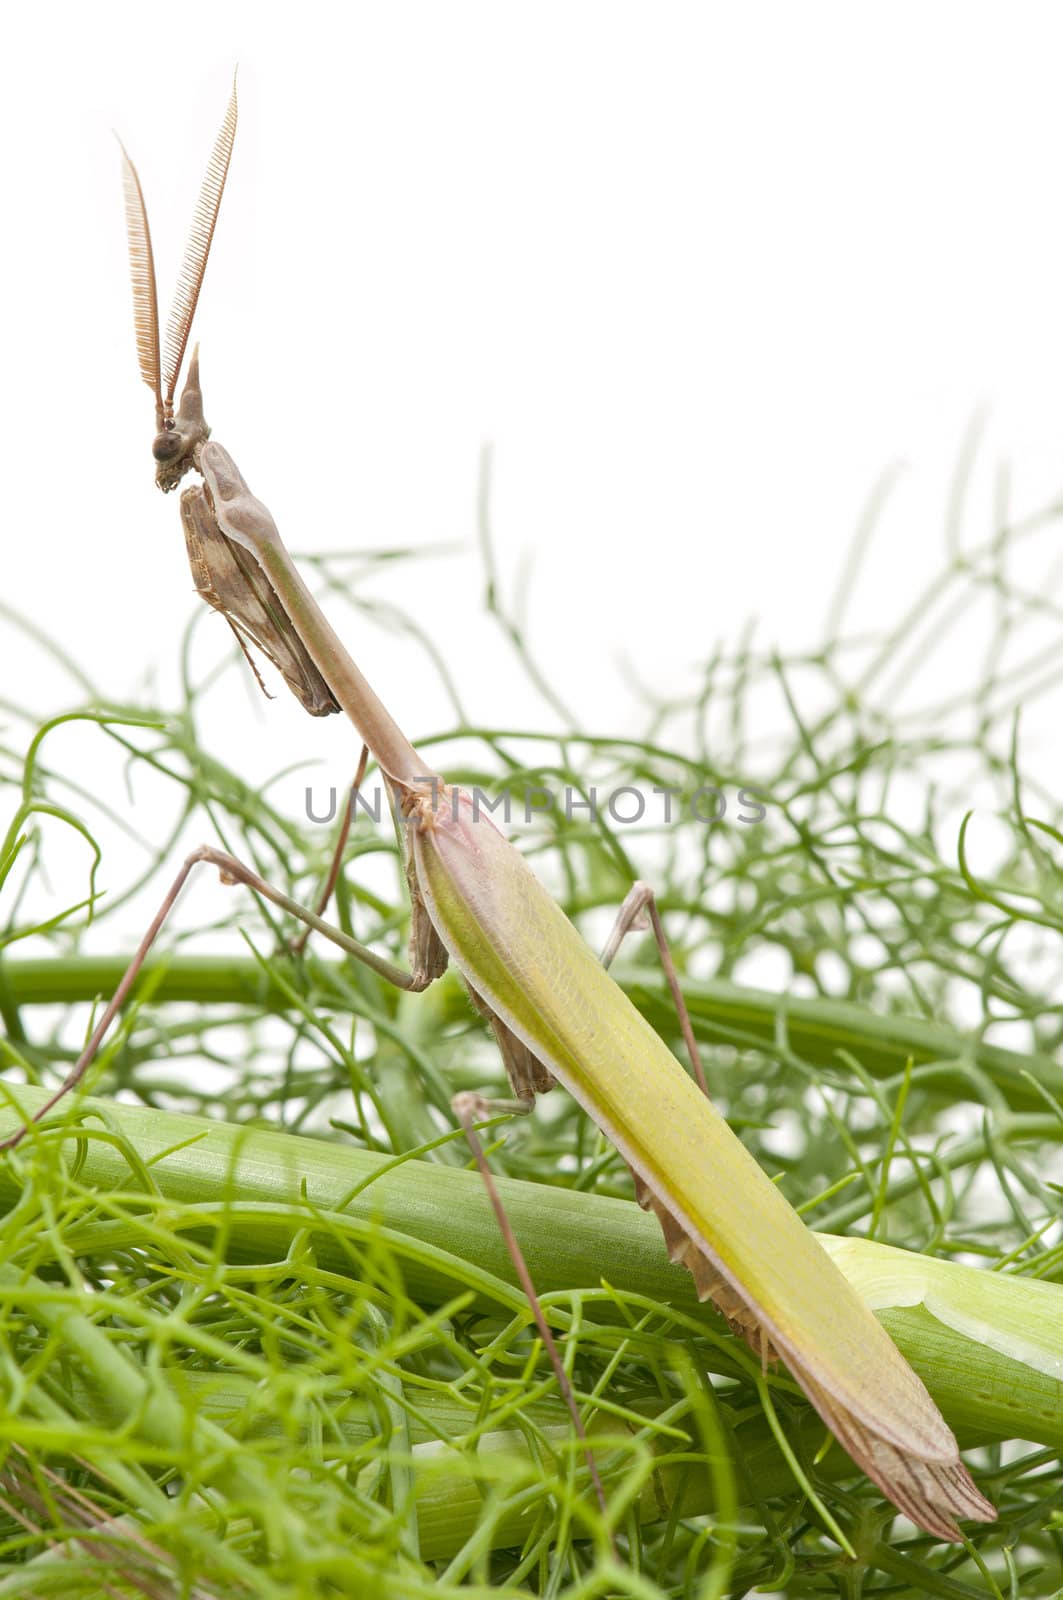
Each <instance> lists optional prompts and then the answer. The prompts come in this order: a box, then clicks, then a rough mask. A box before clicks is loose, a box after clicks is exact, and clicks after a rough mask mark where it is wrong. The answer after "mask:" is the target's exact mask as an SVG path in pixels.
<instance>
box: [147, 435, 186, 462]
mask: <svg viewBox="0 0 1063 1600" xmlns="http://www.w3.org/2000/svg"><path fill="white" fill-rule="evenodd" d="M184 447H185V442H184V439H183V438H182V437H181V435H180V434H179V433H178V432H177V429H176V428H164V429H163V431H162V433H157V434H156V435H155V439H154V442H153V443H152V446H151V453H152V455H153V456H154V457H155V459H156V461H158V462H160V463H161V462H163V461H174V460H176V458H177V457H178V456H179V455H180V454H181V452H182V451H183V449H184Z"/></svg>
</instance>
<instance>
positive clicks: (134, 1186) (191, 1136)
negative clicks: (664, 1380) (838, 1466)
mask: <svg viewBox="0 0 1063 1600" xmlns="http://www.w3.org/2000/svg"><path fill="white" fill-rule="evenodd" d="M17 1097H18V1102H19V1105H18V1108H17V1109H16V1108H15V1107H14V1106H8V1107H5V1108H4V1109H3V1110H2V1112H0V1136H2V1135H3V1133H4V1132H5V1131H7V1130H9V1129H11V1128H13V1127H15V1126H16V1125H17V1123H18V1122H19V1121H20V1120H22V1118H23V1117H24V1116H25V1115H26V1114H32V1112H33V1110H34V1109H35V1108H36V1106H38V1105H39V1104H40V1103H41V1102H42V1100H43V1099H44V1098H45V1093H44V1091H43V1090H38V1089H34V1088H29V1087H23V1088H20V1089H19V1090H18V1091H17ZM77 1113H78V1124H79V1125H80V1126H81V1127H82V1128H83V1129H84V1136H83V1138H82V1139H81V1140H80V1141H79V1144H80V1152H81V1153H80V1156H79V1160H80V1162H81V1164H80V1165H79V1168H78V1180H79V1182H80V1183H81V1184H83V1185H85V1186H86V1187H87V1188H89V1189H91V1190H96V1191H98V1192H100V1193H103V1194H108V1195H116V1194H120V1195H121V1196H122V1200H123V1205H124V1207H125V1209H126V1210H127V1211H128V1210H129V1209H131V1208H133V1207H135V1206H136V1205H138V1204H141V1203H142V1204H143V1205H144V1206H145V1208H151V1207H153V1206H154V1207H159V1206H162V1207H163V1208H164V1209H165V1220H166V1224H167V1226H168V1227H170V1228H174V1229H179V1230H181V1231H184V1232H187V1233H188V1234H189V1235H191V1234H194V1233H195V1232H197V1231H199V1232H200V1233H202V1232H203V1231H204V1230H207V1231H209V1230H210V1229H211V1228H212V1227H223V1228H224V1229H225V1232H226V1237H227V1240H228V1248H229V1250H230V1252H231V1254H232V1255H233V1256H234V1258H236V1259H241V1260H277V1259H280V1258H283V1256H284V1255H285V1254H286V1252H287V1251H288V1249H289V1247H290V1246H291V1243H292V1240H293V1238H294V1237H295V1235H296V1234H297V1233H300V1232H305V1231H307V1230H308V1229H309V1231H310V1232H311V1233H312V1234H313V1237H314V1248H315V1253H316V1259H317V1260H318V1262H319V1264H320V1265H321V1267H322V1268H324V1269H327V1270H329V1271H332V1272H335V1273H337V1274H344V1275H348V1274H350V1272H351V1271H352V1260H351V1251H352V1249H353V1250H354V1251H355V1252H357V1250H358V1247H359V1246H360V1245H361V1244H363V1243H364V1242H366V1241H369V1240H371V1239H372V1238H373V1237H374V1236H377V1237H381V1238H383V1239H385V1240H386V1241H387V1242H388V1244H389V1245H390V1246H391V1248H392V1249H393V1250H394V1252H395V1253H396V1255H397V1256H398V1257H399V1259H400V1260H401V1262H402V1267H403V1273H404V1277H405V1282H406V1287H407V1290H408V1292H409V1293H410V1294H411V1296H412V1297H413V1298H414V1299H416V1300H418V1301H419V1302H421V1303H428V1304H435V1305H438V1304H443V1303H445V1302H446V1301H448V1300H451V1299H452V1298H453V1296H454V1294H455V1291H456V1289H462V1288H463V1289H465V1290H467V1291H470V1292H471V1294H472V1296H473V1298H474V1301H475V1303H477V1304H478V1305H481V1306H483V1307H485V1308H487V1307H489V1308H491V1309H493V1310H495V1311H498V1310H499V1309H500V1308H501V1309H504V1310H505V1311H506V1312H508V1313H510V1314H512V1313H513V1312H514V1311H519V1310H521V1309H522V1308H523V1305H524V1302H523V1299H522V1297H521V1295H520V1293H519V1291H518V1290H517V1289H516V1288H515V1287H513V1286H514V1284H515V1277H514V1272H513V1267H512V1263H511V1262H510V1260H509V1256H508V1253H507V1251H506V1248H505V1245H504V1243H503V1241H502V1239H501V1237H500V1235H499V1232H498V1228H497V1225H496V1223H495V1220H494V1216H493V1214H492V1212H491V1209H490V1205H489V1202H488V1200H487V1198H486V1196H485V1194H484V1192H483V1189H482V1186H481V1184H480V1181H479V1178H478V1176H477V1175H476V1174H475V1173H474V1172H469V1171H465V1170H462V1169H456V1168H453V1167H446V1166H443V1165H440V1164H436V1163H433V1162H429V1161H421V1160H406V1161H403V1162H401V1163H399V1164H397V1165H396V1164H395V1162H394V1161H393V1160H390V1159H388V1158H385V1157H382V1156H379V1155H376V1154H373V1153H371V1152H367V1151H364V1150H359V1149H356V1148H353V1147H348V1146H344V1145H341V1144H336V1143H330V1142H325V1141H319V1140H315V1139H308V1138H304V1137H299V1136H296V1135H292V1134H287V1133H283V1132H280V1131H274V1130H270V1129H259V1128H240V1127H233V1126H230V1125H229V1124H227V1123H224V1122H215V1121H210V1120H206V1119H203V1118H199V1117H192V1116H187V1115H179V1114H176V1113H170V1112H162V1111H155V1110H151V1109H148V1108H145V1107H139V1106H126V1105H119V1104H117V1103H115V1102H111V1101H106V1100H102V1099H88V1098H86V1099H84V1100H81V1101H79V1102H78V1105H77ZM94 1128H95V1129H97V1130H98V1132H99V1134H103V1132H104V1130H110V1132H108V1133H107V1134H106V1136H105V1137H100V1136H96V1137H93V1136H92V1130H93V1129H94ZM115 1136H117V1142H116V1138H115ZM48 1137H50V1138H55V1137H56V1134H55V1132H54V1131H52V1132H50V1133H49V1135H48ZM121 1140H126V1141H128V1144H129V1145H130V1146H131V1147H132V1149H134V1150H135V1151H136V1153H137V1157H138V1158H139V1160H140V1161H142V1162H143V1163H144V1164H145V1165H146V1166H147V1167H148V1168H149V1169H150V1172H151V1177H152V1180H153V1182H154V1183H155V1184H156V1185H157V1189H158V1194H157V1196H155V1197H153V1196H151V1195H148V1194H144V1193H143V1191H142V1185H141V1183H140V1180H139V1179H138V1178H137V1177H136V1175H135V1173H134V1171H133V1169H132V1167H131V1165H130V1163H129V1161H128V1160H127V1159H126V1158H125V1157H124V1156H123V1154H122V1150H121ZM68 1149H69V1156H70V1159H73V1157H74V1155H75V1146H74V1144H73V1143H72V1142H71V1143H69V1144H68ZM498 1184H499V1189H500V1192H501V1194H502V1197H503V1199H504V1202H505V1205H506V1209H507V1212H508V1214H509V1216H510V1219H511V1221H512V1224H513V1227H514V1231H515V1233H516V1235H517V1238H518V1240H519V1241H520V1244H521V1248H522V1250H523V1251H524V1253H525V1256H526V1258H527V1261H528V1265H529V1268H530V1270H531V1272H532V1275H533V1277H534V1279H535V1281H536V1283H537V1286H538V1288H539V1291H540V1294H542V1295H554V1296H557V1295H559V1294H563V1293H564V1292H565V1291H569V1290H577V1289H581V1290H596V1289H598V1288H599V1286H600V1285H601V1283H602V1280H603V1277H605V1278H607V1279H608V1282H609V1284H610V1285H611V1286H612V1288H613V1289H614V1290H616V1291H617V1292H618V1293H620V1294H623V1295H626V1296H640V1297H644V1298H645V1299H646V1300H647V1301H649V1302H664V1303H665V1304H667V1305H670V1306H672V1307H674V1308H675V1309H676V1310H677V1311H678V1312H680V1313H684V1314H686V1315H687V1316H694V1317H697V1318H698V1319H700V1320H701V1321H702V1322H703V1324H704V1325H705V1326H706V1327H707V1328H709V1327H711V1328H713V1329H718V1328H719V1326H720V1323H719V1319H718V1317H717V1316H716V1314H715V1313H714V1312H713V1311H712V1310H711V1309H709V1308H707V1307H705V1306H701V1305H699V1303H698V1301H697V1299H696V1296H695V1292H694V1287H693V1284H692V1283H691V1282H690V1281H689V1279H688V1277H687V1275H686V1274H685V1273H684V1272H682V1271H681V1270H680V1269H678V1268H676V1267H674V1266H673V1265H672V1264H671V1263H670V1262H669V1261H668V1259H667V1257H666V1256H665V1253H664V1251H663V1250H662V1249H661V1245H660V1239H659V1236H658V1232H657V1225H656V1221H655V1219H654V1218H653V1217H652V1216H650V1215H647V1214H646V1213H644V1212H642V1211H641V1210H640V1209H639V1208H638V1206H636V1205H635V1204H634V1203H633V1202H630V1201H625V1200H617V1199H610V1198H608V1197H604V1196H598V1195H592V1194H585V1193H582V1192H579V1191H575V1190H567V1189H560V1188H551V1187H548V1186H545V1185H540V1184H531V1183H526V1182H523V1181H520V1180H517V1179H499V1180H498ZM355 1191H357V1192H355ZM20 1192H21V1185H20V1180H19V1176H18V1165H17V1164H16V1163H14V1162H11V1161H8V1162H5V1163H4V1164H2V1165H0V1200H2V1201H6V1202H8V1203H14V1202H15V1201H16V1200H17V1199H18V1197H19V1194H20ZM352 1195H353V1198H349V1197H351V1196H352ZM180 1206H187V1207H188V1208H189V1209H188V1210H187V1211H180V1210H177V1209H174V1208H176V1207H180ZM212 1208H214V1210H213V1214H212ZM340 1208H342V1210H341V1209H340ZM128 1227H129V1224H127V1223H123V1222H122V1221H121V1220H116V1221H114V1222H113V1223H109V1222H106V1221H100V1222H91V1223H87V1224H85V1225H83V1226H81V1227H78V1226H75V1227H74V1228H73V1229H72V1230H71V1232H70V1234H69V1237H68V1244H69V1248H70V1249H71V1250H72V1251H73V1252H74V1253H75V1254H78V1253H80V1252H82V1251H85V1252H86V1253H91V1251H92V1250H93V1249H94V1248H101V1247H103V1245H104V1244H105V1243H106V1245H107V1246H108V1247H110V1248H116V1247H119V1246H120V1245H121V1244H122V1242H123V1233H122V1230H123V1228H126V1229H128ZM819 1237H820V1238H821V1239H822V1240H823V1242H824V1243H825V1244H826V1245H827V1247H828V1248H829V1249H830V1250H831V1252H832V1254H833V1255H834V1256H835V1259H836V1260H837V1263H838V1265H839V1266H840V1267H841V1268H842V1270H843V1272H845V1273H846V1275H847V1276H848V1277H849V1278H850V1280H851V1281H852V1282H853V1283H854V1285H855V1286H856V1287H857V1289H858V1290H859V1291H860V1292H861V1293H862V1294H863V1295H864V1296H865V1298H867V1299H868V1301H869V1303H870V1304H871V1306H872V1308H873V1309H874V1310H875V1312H876V1314H877V1315H878V1317H879V1319H880V1320H881V1321H882V1322H883V1323H884V1324H885V1326H886V1328H887V1329H888V1331H889V1333H890V1334H891V1335H892V1337H893V1338H894V1340H895V1341H896V1343H897V1344H898V1346H899V1347H900V1349H901V1352H902V1354H903V1355H904V1356H905V1357H906V1358H907V1359H908V1360H909V1361H910V1362H911V1364H912V1365H913V1366H914V1367H915V1369H916V1371H917V1372H918V1373H919V1375H920V1377H921V1378H922V1379H923V1381H924V1382H925V1383H926V1385H927V1387H928V1389H929V1390H930V1392H931V1394H932V1395H933V1396H934V1399H935V1400H936V1401H937V1403H938V1404H939V1406H940V1407H941V1409H942V1411H943V1412H944V1414H945V1416H946V1418H947V1419H948V1421H949V1422H950V1423H951V1424H952V1425H953V1426H954V1427H956V1428H959V1429H963V1430H973V1431H975V1432H976V1433H977V1434H979V1435H981V1436H993V1437H998V1438H1021V1439H1028V1440H1031V1441H1036V1442H1039V1443H1042V1444H1046V1445H1063V1286H1060V1285H1056V1284H1052V1283H1046V1282H1043V1281H1041V1280H1032V1279H1028V1278H1023V1277H1021V1276H1018V1275H1016V1274H1014V1273H1009V1274H1005V1273H992V1272H985V1271H980V1270H978V1269H972V1268H967V1267H962V1266H958V1265H956V1264H953V1263H949V1262H942V1261H935V1260H931V1259H929V1258H926V1257H923V1256H920V1255H916V1254H913V1253H912V1252H909V1251H903V1250H896V1249H893V1248H891V1247H889V1246H885V1245H878V1244H873V1243H870V1242H868V1241H866V1240H860V1239H844V1240H835V1239H832V1237H831V1236H829V1235H820V1236H819ZM559 1240H564V1243H565V1248H564V1249H563V1250H560V1249H558V1241H559ZM608 1298H609V1297H608V1296H607V1295H603V1296H602V1298H601V1301H600V1302H598V1301H596V1302H595V1314H596V1315H597V1316H600V1317H601V1318H602V1319H603V1320H606V1321H608V1320H609V1304H608ZM710 1359H712V1358H711V1357H710ZM719 1370H721V1371H731V1372H733V1371H734V1370H735V1369H734V1366H733V1365H728V1363H727V1362H726V1360H724V1361H723V1362H722V1364H721V1366H720V1368H719Z"/></svg>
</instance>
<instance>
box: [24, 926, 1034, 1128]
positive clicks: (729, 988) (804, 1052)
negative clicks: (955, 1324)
mask: <svg viewBox="0 0 1063 1600" xmlns="http://www.w3.org/2000/svg"><path fill="white" fill-rule="evenodd" d="M127 966H128V958H127V957H124V956H65V957H64V958H63V960H62V961H56V960H55V959H54V958H48V957H43V958H40V959H18V960H7V961H0V1002H2V1003H4V1004H5V1005H9V1006H10V1005H15V1006H32V1005H69V1004H72V1003H74V1002H76V1001H92V1000H94V999H96V998H97V997H98V996H99V995H101V994H103V995H106V994H113V993H114V991H115V989H116V988H117V987H118V984H119V982H120V980H121V978H122V976H123V974H124V973H125V970H126V967H127ZM331 969H332V964H330V963H327V962H318V963H316V964H315V967H314V981H315V984H316V985H317V986H318V987H320V988H321V989H323V990H324V991H325V993H326V994H327V992H328V987H329V976H330V971H331ZM344 971H345V969H344V968H342V967H341V966H340V965H339V964H335V973H336V978H337V992H338V993H342V992H345V991H344V990H343V989H342V985H341V983H340V976H341V974H342V973H344ZM613 974H614V976H615V977H616V979H617V981H618V982H619V983H620V985H621V987H622V988H624V989H625V990H626V991H627V993H628V994H629V995H630V996H631V998H632V999H633V1000H634V1001H635V1003H636V1005H637V1006H638V1008H639V1010H640V1011H642V1012H643V1013H644V1015H645V1016H646V1017H647V1019H648V1020H649V1022H650V1023H651V1024H652V1025H653V1026H654V1027H657V1028H660V1029H662V1030H663V1031H664V1032H666V1033H667V1032H669V1031H670V1030H671V1029H672V1028H673V1026H674V1012H673V1011H672V1010H671V1009H670V1008H671V1004H672V1002H671V997H670V995H669V993H668V990H667V986H666V984H665V983H664V981H663V979H661V978H658V977H657V976H656V975H655V974H653V973H652V972H649V971H648V970H645V969H643V968H637V969H636V968H633V967H631V966H630V965H627V966H625V965H623V964H621V963H619V962H618V963H616V965H615V967H614V968H613ZM141 989H148V990H149V991H150V993H151V995H152V997H153V998H154V1000H156V1001H157V1002H159V1003H162V1002H164V1001H195V1002H197V1003H199V1004H230V1005H255V1006H261V1007H263V1008H265V1009H267V1010H276V1011H287V1010H289V1009H290V999H289V997H288V995H287V993H286V992H285V991H284V990H283V989H282V988H281V987H280V986H279V985H274V984H272V983H271V982H270V980H269V977H268V976H267V974H266V973H265V972H264V971H263V968H262V967H261V966H260V965H259V964H258V963H257V962H255V961H252V960H248V959H240V958H237V959H233V958H231V957H226V956H217V957H211V956H205V957H204V956H193V957H189V956H174V957H172V958H171V959H169V960H166V961H160V962H151V961H149V962H147V963H145V966H144V969H143V971H142V973H141V976H140V978H139V980H138V983H137V985H136V987H135V988H134V991H133V996H134V998H135V996H136V994H137V993H138V991H140V990H141ZM683 996H684V999H685V1000H686V1002H687V1007H688V1009H689V1011H690V1015H691V1020H692V1022H693V1025H694V1032H695V1034H696V1035H697V1038H698V1039H699V1040H700V1041H702V1042H703V1043H706V1044H732V1045H736V1046H738V1047H739V1048H746V1049H750V1048H754V1049H755V1048H766V1049H772V1048H774V1047H776V1046H777V1044H778V1042H779V1040H780V1037H783V1038H785V1040H786V1042H787V1043H788V1045H789V1047H790V1048H791V1049H792V1050H793V1051H794V1052H795V1053H796V1054H799V1055H801V1056H802V1057H803V1058H804V1059H805V1060H807V1061H808V1062H809V1063H810V1064H811V1065H813V1066H820V1067H830V1066H832V1065H836V1064H837V1061H838V1052H839V1051H845V1052H847V1053H848V1054H849V1055H851V1056H854V1057H855V1058H856V1059H857V1060H858V1061H859V1062H860V1064H861V1065H862V1066H863V1067H864V1068H865V1069H866V1071H867V1072H869V1073H870V1074H871V1075H872V1076H873V1077H888V1076H890V1075H891V1074H894V1073H901V1072H903V1071H904V1070H905V1067H906V1065H907V1063H908V1062H909V1061H911V1062H912V1063H913V1065H914V1066H915V1067H916V1068H921V1067H922V1068H931V1067H932V1068H933V1069H934V1070H933V1072H932V1073H930V1072H924V1073H921V1074H920V1081H921V1083H922V1084H923V1086H924V1087H929V1088H932V1089H934V1090H935V1091H936V1092H937V1093H939V1094H940V1095H942V1097H945V1098H948V1097H953V1096H955V1095H956V1094H958V1093H961V1092H962V1093H964V1094H965V1095H969V1094H970V1090H971V1079H970V1073H971V1072H972V1071H973V1072H975V1073H981V1074H984V1075H985V1077H986V1078H988V1079H989V1081H990V1082H991V1083H992V1084H993V1085H994V1087H995V1088H996V1089H997V1091H998V1092H999V1094H1000V1095H1001V1098H1002V1099H1003V1101H1004V1102H1005V1103H1006V1104H1007V1105H1008V1106H1009V1107H1010V1108H1011V1109H1013V1110H1031V1109H1038V1110H1040V1109H1043V1108H1044V1104H1045V1102H1044V1100H1043V1098H1042V1097H1041V1096H1040V1095H1039V1094H1038V1092H1037V1087H1036V1085H1037V1084H1040V1085H1042V1086H1043V1087H1044V1088H1045V1089H1047V1090H1048V1091H1049V1093H1050V1094H1052V1095H1054V1096H1056V1098H1058V1099H1061V1100H1063V1067H1061V1066H1060V1064H1059V1062H1058V1061H1055V1060H1054V1059H1053V1058H1052V1057H1051V1056H1047V1055H1043V1054H1040V1053H1037V1052H1030V1053H1025V1052H1023V1051H1018V1050H1006V1049H1002V1048H1001V1047H1000V1046H998V1045H992V1044H987V1043H986V1042H985V1041H983V1040H980V1039H978V1038H976V1037H974V1036H973V1035H965V1034H963V1033H960V1032H958V1031H957V1030H956V1029H954V1028H949V1027H947V1026H945V1025H943V1024H940V1023H935V1022H928V1021H925V1020H924V1019H922V1018H920V1017H906V1016H897V1015H893V1014H886V1015H879V1014H877V1013H875V1012H873V1011H870V1010H868V1009H867V1008H866V1007H864V1006H860V1005H855V1004H853V1003H852V1002H850V1001H846V1000H824V999H821V998H816V999H802V998H793V997H792V996H789V995H785V994H779V993H775V992H773V991H771V990H766V989H750V988H747V987H745V985H742V984H735V983H729V982H727V981H726V980H723V979H703V980H698V979H694V978H689V977H684V979H683ZM454 1000H455V1006H454V1009H455V1013H456V1012H457V1010H458V1006H459V1005H460V1006H461V1007H462V1010H463V1012H464V1001H463V1000H460V999H459V997H458V993H457V990H456V989H455V991H454ZM1061 1137H1063V1129H1061Z"/></svg>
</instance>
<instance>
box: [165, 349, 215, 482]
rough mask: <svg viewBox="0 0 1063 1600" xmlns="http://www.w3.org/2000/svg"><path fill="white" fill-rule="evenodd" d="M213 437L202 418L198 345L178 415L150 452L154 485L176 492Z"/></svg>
mask: <svg viewBox="0 0 1063 1600" xmlns="http://www.w3.org/2000/svg"><path fill="white" fill-rule="evenodd" d="M209 436H210V427H209V425H208V424H207V422H206V420H205V418H204V416H203V391H202V389H201V388H200V386H199V346H198V345H196V347H195V349H194V350H193V352H192V359H191V361H190V362H189V363H188V376H187V378H186V379H185V386H184V388H183V390H182V391H181V403H180V405H179V406H178V408H177V415H176V416H175V417H174V418H173V420H172V421H171V422H169V423H167V422H165V421H164V423H163V426H162V427H161V428H160V429H159V431H158V433H157V434H156V435H155V440H154V443H153V444H152V447H151V453H152V455H153V456H154V457H155V482H156V483H157V484H158V486H159V488H160V489H161V490H162V491H163V493H164V494H168V493H169V491H170V490H171V489H176V487H177V485H178V484H179V483H180V481H181V479H182V478H183V477H184V475H185V473H186V472H187V471H188V469H189V468H190V467H194V466H195V465H196V464H197V461H198V457H199V447H200V445H201V444H203V443H204V441H205V440H206V439H207V438H209Z"/></svg>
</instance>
